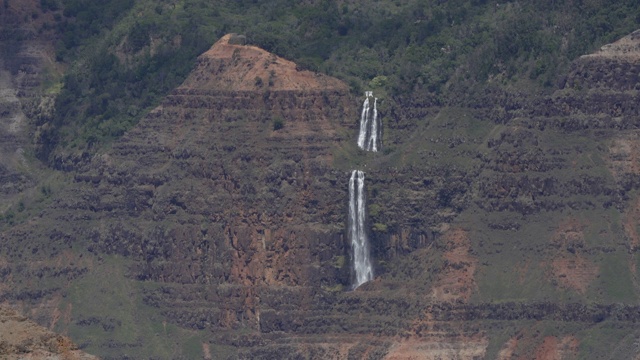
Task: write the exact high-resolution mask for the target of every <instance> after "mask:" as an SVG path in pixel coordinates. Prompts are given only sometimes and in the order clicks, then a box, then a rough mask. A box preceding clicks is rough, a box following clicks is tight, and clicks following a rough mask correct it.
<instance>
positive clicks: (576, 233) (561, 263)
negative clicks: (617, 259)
mask: <svg viewBox="0 0 640 360" xmlns="http://www.w3.org/2000/svg"><path fill="white" fill-rule="evenodd" d="M585 227H586V225H583V224H581V223H580V222H579V221H578V220H577V219H567V220H565V221H564V222H561V223H560V225H559V226H558V229H557V230H556V232H555V233H554V235H553V237H552V238H551V243H552V248H553V250H552V251H553V254H552V260H551V264H550V265H551V267H550V270H549V271H550V274H549V276H550V277H551V278H552V279H553V280H555V282H556V283H557V284H558V285H559V286H561V287H564V288H569V289H572V290H575V291H577V292H579V293H581V294H584V293H585V292H586V291H587V288H588V287H589V284H590V283H591V282H592V281H593V280H595V278H596V276H597V275H598V271H599V269H598V266H597V265H596V264H594V263H593V262H591V261H590V260H589V259H587V258H586V256H585V255H584V254H583V252H584V245H585V242H584V228H585Z"/></svg>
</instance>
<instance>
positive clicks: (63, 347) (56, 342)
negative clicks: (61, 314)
mask: <svg viewBox="0 0 640 360" xmlns="http://www.w3.org/2000/svg"><path fill="white" fill-rule="evenodd" d="M0 358H2V359H7V360H13V359H16V360H17V359H33V360H40V359H41V360H45V359H46V360H57V359H76V360H96V359H98V358H97V357H95V356H93V355H89V354H87V353H84V352H82V351H80V350H78V347H77V346H76V345H75V344H73V343H72V342H71V340H70V339H69V338H67V337H66V336H62V335H58V334H55V333H53V332H51V331H49V330H47V329H45V328H43V327H41V326H39V325H37V324H36V323H34V322H32V321H30V320H28V319H27V318H26V317H24V316H22V315H20V314H18V313H17V312H16V311H15V310H13V309H11V308H10V307H7V306H0Z"/></svg>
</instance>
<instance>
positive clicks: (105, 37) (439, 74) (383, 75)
mask: <svg viewBox="0 0 640 360" xmlns="http://www.w3.org/2000/svg"><path fill="white" fill-rule="evenodd" d="M59 6H60V7H61V8H62V9H63V15H64V16H63V18H62V19H60V21H58V25H57V26H58V30H59V32H60V34H62V37H61V40H60V41H59V43H58V45H57V47H56V48H57V59H58V60H59V61H63V62H66V63H68V64H69V65H71V67H70V69H69V71H68V72H67V74H66V76H65V78H64V86H63V88H62V90H61V91H60V93H59V95H58V98H57V101H56V114H55V119H54V120H53V124H52V125H54V126H51V127H48V128H47V129H48V130H47V131H46V132H44V133H43V135H42V139H43V140H44V142H45V143H46V144H47V146H44V147H43V148H42V151H41V152H40V153H39V154H38V155H39V156H40V157H41V158H50V156H51V153H52V152H54V151H62V152H68V151H86V150H89V151H91V150H92V149H95V148H99V147H100V146H101V145H102V144H105V143H108V142H109V141H110V140H111V139H113V138H116V137H118V136H120V135H122V134H123V133H124V132H125V131H126V130H127V129H128V128H130V127H131V126H132V125H133V124H135V123H136V122H137V121H138V119H139V118H140V117H141V116H143V115H144V114H145V113H146V111H147V110H148V109H150V108H151V107H153V106H155V105H156V104H157V103H158V101H159V99H160V98H161V97H162V96H164V95H165V94H167V93H168V92H169V91H170V90H171V89H173V88H175V87H176V86H177V85H179V84H180V82H181V81H182V80H183V79H184V78H185V76H186V75H187V74H188V72H189V71H190V70H191V68H192V66H193V62H194V60H195V58H196V56H198V55H199V54H200V53H202V52H203V51H205V50H206V49H207V48H208V47H209V46H211V45H212V44H213V42H215V41H216V40H217V39H218V38H219V37H220V36H222V35H224V34H225V33H229V32H237V33H243V34H246V35H247V39H248V42H249V43H251V44H256V45H258V46H261V47H263V48H265V49H266V50H268V51H271V52H274V53H276V54H278V55H281V56H284V57H285V58H289V59H292V60H294V61H296V62H297V63H298V64H299V65H300V67H302V68H307V69H311V70H317V71H322V72H325V73H328V74H330V75H333V76H337V77H339V78H341V79H343V80H345V81H346V82H348V83H349V84H351V87H352V89H353V90H354V91H357V92H360V91H361V90H363V89H365V88H367V87H372V88H377V89H379V91H381V92H384V93H386V94H387V95H388V96H389V97H391V98H398V97H402V96H406V95H408V94H410V93H417V94H432V95H436V96H439V97H442V96H450V97H452V98H455V97H458V96H461V95H465V96H466V97H469V96H472V94H473V91H474V89H475V88H477V86H476V85H478V84H481V85H484V84H486V82H487V81H488V82H491V83H493V84H496V85H499V86H519V85H524V86H525V88H527V89H530V90H535V89H536V88H544V87H546V86H551V85H553V84H554V82H555V81H556V79H557V78H558V75H559V74H561V73H562V72H563V71H564V70H565V69H566V68H567V66H568V64H569V62H570V61H571V60H572V59H574V58H575V57H577V56H579V55H581V54H584V53H587V52H589V51H592V50H594V49H595V48H597V46H599V45H601V44H603V43H606V42H610V41H612V40H614V39H615V38H617V37H619V36H621V35H624V34H626V33H628V32H630V31H631V30H633V29H634V28H635V27H636V26H637V25H636V24H637V19H638V18H640V8H638V7H637V6H636V3H635V2H634V1H631V0H626V1H619V2H615V3H608V2H604V1H601V0H598V1H591V2H587V3H581V4H580V5H576V4H573V3H567V4H564V3H562V2H555V1H539V2H532V3H522V2H506V3H500V4H495V3H490V2H486V1H482V0H456V1H447V2H432V1H425V0H412V1H406V2H402V3H400V2H375V6H374V5H372V4H371V3H369V2H364V1H356V2H351V3H349V4H343V5H342V6H339V5H338V4H337V3H336V2H333V1H328V0H323V1H318V2H312V3H305V2H303V3H300V2H295V1H290V0H276V1H269V2H254V1H227V0H225V1H220V2H215V3H211V2H208V1H204V0H184V1H180V2H177V3H174V2H170V1H166V0H163V1H151V0H137V1H133V0H109V1H102V2H95V1H89V0H42V7H43V9H48V10H51V11H53V10H55V9H58V7H59ZM259 83H260V84H258V80H256V84H257V86H260V87H261V86H264V85H269V86H271V85H272V84H273V79H272V78H271V77H270V78H269V79H267V80H264V79H260V80H259ZM445 85H446V86H445Z"/></svg>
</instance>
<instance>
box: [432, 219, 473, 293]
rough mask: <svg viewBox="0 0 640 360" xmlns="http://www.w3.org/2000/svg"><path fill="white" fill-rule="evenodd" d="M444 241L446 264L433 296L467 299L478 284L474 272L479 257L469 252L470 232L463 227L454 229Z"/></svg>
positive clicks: (433, 290) (446, 235)
mask: <svg viewBox="0 0 640 360" xmlns="http://www.w3.org/2000/svg"><path fill="white" fill-rule="evenodd" d="M443 241H444V242H445V252H444V255H443V257H444V259H445V265H444V269H443V270H442V271H441V273H440V277H439V279H438V280H437V281H436V284H435V285H434V287H433V289H432V292H431V296H432V297H433V298H434V299H435V300H439V301H454V300H458V299H461V300H464V301H467V300H469V297H470V296H471V294H472V293H473V291H474V290H475V289H476V286H477V285H476V282H475V278H474V274H475V271H476V267H477V264H478V259H477V258H475V257H474V256H472V255H471V254H470V252H469V250H470V246H471V243H470V241H469V234H468V233H467V232H466V231H464V230H462V229H452V230H450V231H448V232H447V233H446V234H445V235H444V239H443Z"/></svg>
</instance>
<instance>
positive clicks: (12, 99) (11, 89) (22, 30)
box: [0, 1, 55, 212]
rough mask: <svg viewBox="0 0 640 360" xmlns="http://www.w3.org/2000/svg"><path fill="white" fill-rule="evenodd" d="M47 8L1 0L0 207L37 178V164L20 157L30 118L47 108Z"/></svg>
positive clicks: (51, 36)
mask: <svg viewBox="0 0 640 360" xmlns="http://www.w3.org/2000/svg"><path fill="white" fill-rule="evenodd" d="M52 18H53V13H46V14H45V13H42V11H41V9H40V8H39V6H37V4H36V3H35V2H33V1H22V2H17V1H7V2H5V3H4V4H3V6H2V7H1V8H0V19H1V21H2V23H1V24H0V53H1V55H0V184H1V185H0V211H3V212H4V211H6V210H7V209H8V208H9V207H10V205H11V204H13V203H17V202H18V199H19V197H20V196H21V193H22V192H24V191H26V190H28V189H30V188H31V187H32V186H34V185H35V184H36V182H37V177H38V176H37V169H35V168H34V167H37V166H38V165H37V164H33V163H32V162H31V161H29V160H28V159H27V157H26V154H27V153H28V152H29V150H30V148H31V143H32V136H31V135H33V134H30V131H31V130H32V129H31V127H30V125H31V124H30V121H31V120H33V121H37V119H39V118H42V117H46V116H48V114H49V113H50V112H51V107H52V99H51V96H46V95H44V96H43V94H42V92H41V89H42V87H44V86H43V84H42V83H43V80H44V78H45V75H44V73H46V72H48V74H49V75H50V76H53V74H54V73H55V66H54V65H53V63H54V62H53V52H54V50H53V45H54V42H53V39H54V38H55V34H54V33H53V31H50V30H47V29H46V27H45V28H44V29H43V26H44V24H45V23H46V22H48V21H51V20H52Z"/></svg>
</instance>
